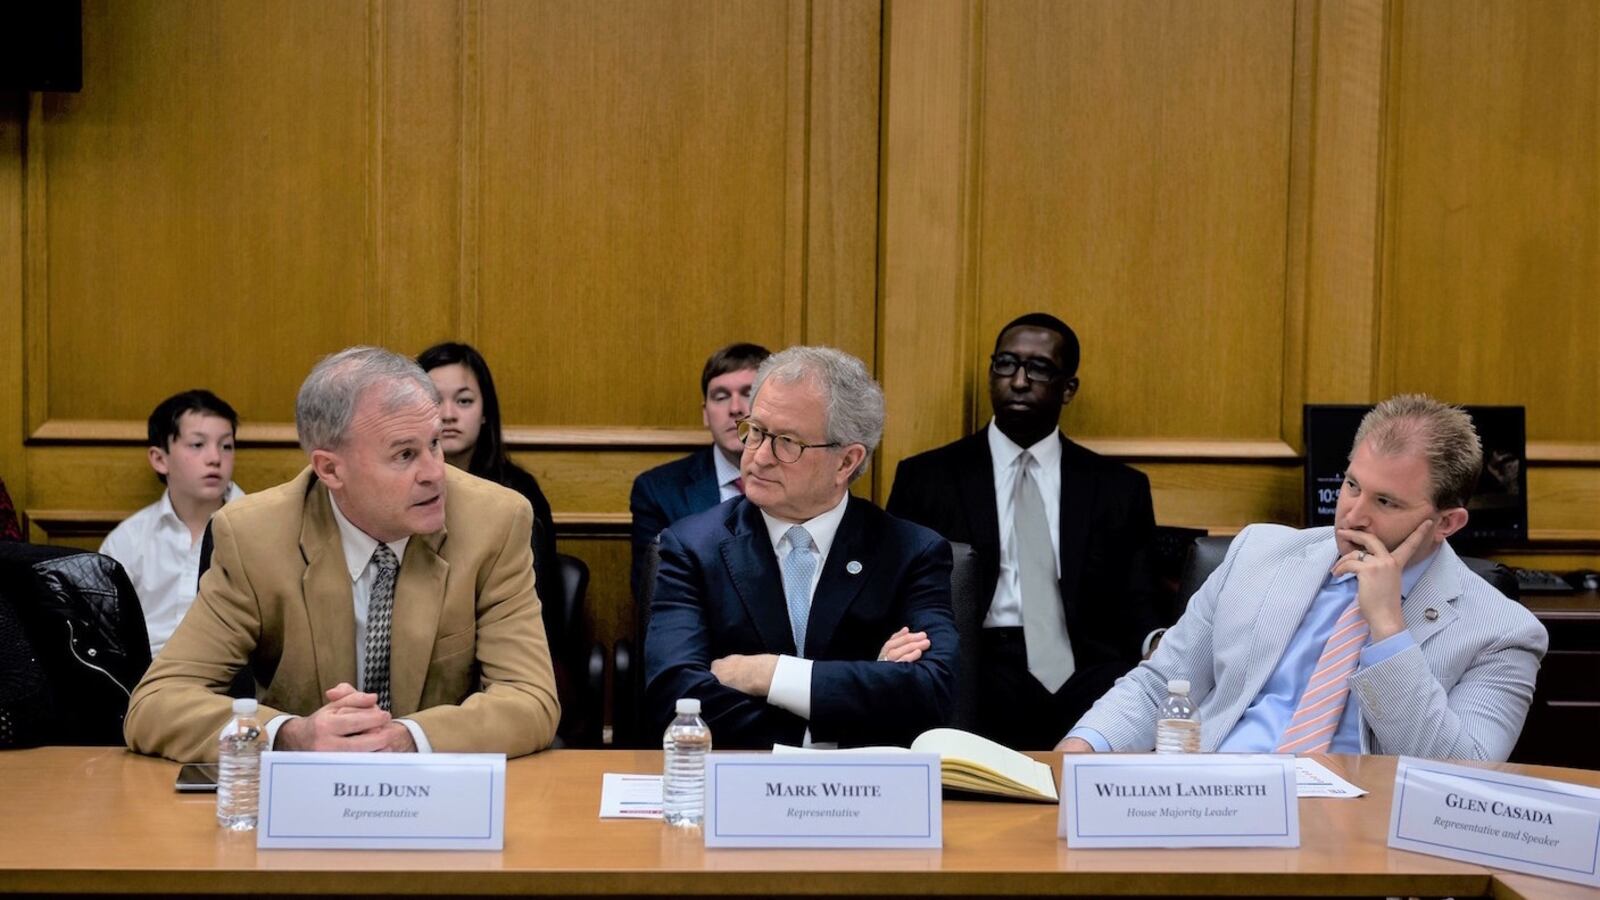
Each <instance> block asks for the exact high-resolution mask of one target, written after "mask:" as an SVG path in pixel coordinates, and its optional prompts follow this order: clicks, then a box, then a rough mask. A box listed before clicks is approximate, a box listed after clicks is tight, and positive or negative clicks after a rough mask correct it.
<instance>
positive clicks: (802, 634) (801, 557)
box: [783, 525, 817, 657]
mask: <svg viewBox="0 0 1600 900" xmlns="http://www.w3.org/2000/svg"><path fill="white" fill-rule="evenodd" d="M784 536H785V537H787V538H788V539H789V552H788V553H787V554H786V555H785V556H784V557H783V597H784V599H785V600H787V601H788V604H789V627H790V628H791V629H792V630H793V631H794V649H795V652H796V654H798V655H799V656H802V657H803V656H805V655H806V620H807V619H808V618H810V616H811V576H813V575H815V574H816V573H817V549H816V547H817V545H816V544H814V543H812V541H811V532H809V531H807V530H805V528H803V527H801V526H799V525H795V526H793V527H791V528H790V529H789V530H788V531H787V532H785V534H784Z"/></svg>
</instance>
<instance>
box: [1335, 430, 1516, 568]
mask: <svg viewBox="0 0 1600 900" xmlns="http://www.w3.org/2000/svg"><path fill="white" fill-rule="evenodd" d="M1371 409H1372V407H1370V406H1344V405H1337V406H1335V405H1308V406H1306V407H1305V417H1304V428H1305V447H1306V471H1305V492H1306V494H1305V504H1306V505H1305V509H1306V524H1307V525H1308V526H1317V525H1332V524H1333V517H1334V512H1335V508H1336V507H1337V505H1338V503H1339V488H1340V486H1341V485H1342V484H1343V483H1344V467H1345V463H1346V462H1348V460H1349V458H1350V447H1351V444H1352V443H1353V442H1354V441H1355V437H1356V429H1357V428H1358V427H1360V425H1361V418H1362V416H1365V415H1366V414H1367V412H1368V411H1370V410H1371ZM1462 409H1464V410H1466V412H1467V415H1469V416H1471V417H1472V424H1473V425H1474V426H1475V427H1476V428H1477V430H1478V439H1479V440H1480V441H1482V442H1483V471H1482V472H1481V473H1480V474H1479V476H1478V488H1477V490H1476V491H1475V492H1474V493H1473V495H1472V499H1471V500H1469V501H1468V502H1467V512H1468V513H1469V515H1468V517H1467V526H1466V528H1464V529H1462V530H1461V531H1460V532H1459V533H1458V534H1457V535H1456V536H1455V537H1453V538H1452V539H1451V543H1452V544H1455V545H1457V546H1462V545H1469V546H1470V545H1478V546H1482V545H1485V544H1494V545H1502V546H1503V545H1508V544H1517V543H1521V542H1522V541H1525V540H1527V537H1528V467H1527V456H1528V451H1527V415H1526V410H1525V409H1524V408H1523V407H1520V406H1464V407H1462Z"/></svg>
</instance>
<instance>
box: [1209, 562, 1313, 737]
mask: <svg viewBox="0 0 1600 900" xmlns="http://www.w3.org/2000/svg"><path fill="white" fill-rule="evenodd" d="M1338 555H1339V549H1338V545H1337V544H1335V543H1334V541H1333V537H1332V536H1331V535H1330V536H1329V537H1328V539H1327V540H1325V541H1319V542H1317V543H1315V544H1313V545H1311V546H1310V547H1307V548H1306V549H1305V550H1304V551H1303V552H1302V553H1300V554H1298V555H1296V556H1292V557H1288V558H1286V559H1283V560H1281V561H1279V563H1278V568H1277V571H1276V572H1274V573H1273V575H1272V579H1271V581H1270V583H1269V584H1268V587H1267V589H1266V590H1264V591H1262V592H1261V593H1260V594H1259V595H1257V596H1256V597H1254V598H1252V600H1253V602H1254V603H1255V604H1256V609H1255V613H1254V616H1253V621H1254V623H1255V640H1254V641H1253V642H1252V643H1251V645H1250V657H1249V660H1248V664H1247V666H1246V668H1245V678H1244V685H1243V687H1242V688H1241V689H1240V690H1239V692H1238V694H1237V696H1238V697H1239V698H1241V700H1240V702H1238V703H1236V706H1237V713H1238V714H1239V715H1243V713H1244V710H1245V708H1246V707H1248V706H1249V705H1250V703H1251V702H1252V701H1254V700H1255V698H1256V695H1257V694H1259V693H1261V686H1262V685H1263V684H1265V683H1266V681H1267V677H1268V676H1269V675H1271V674H1272V673H1273V671H1274V670H1276V669H1277V667H1278V660H1280V659H1282V658H1283V651H1284V650H1285V649H1286V648H1288V646H1289V641H1290V639H1291V638H1293V637H1294V633H1295V632H1296V631H1298V630H1299V629H1300V622H1301V620H1303V619H1304V618H1305V617H1306V611H1307V610H1309V609H1310V608H1311V602H1312V601H1313V600H1315V599H1316V598H1317V591H1318V590H1320V589H1321V587H1322V582H1323V581H1325V580H1326V579H1327V577H1328V570H1330V569H1332V568H1333V561H1334V560H1335V559H1337V558H1338ZM1265 610H1270V614H1266V615H1264V614H1263V612H1264V611H1265ZM1217 652H1218V653H1222V652H1225V651H1223V650H1220V649H1219V650H1218V651H1217ZM1319 652H1320V651H1319ZM1233 721H1235V722H1237V721H1238V717H1237V716H1235V717H1234V719H1233ZM1232 727H1233V725H1232V723H1229V724H1228V728H1230V729H1231V728H1232ZM1225 733H1226V732H1224V734H1225Z"/></svg>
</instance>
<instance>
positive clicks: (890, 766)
mask: <svg viewBox="0 0 1600 900" xmlns="http://www.w3.org/2000/svg"><path fill="white" fill-rule="evenodd" d="M706 760H707V762H706V822H705V835H706V846H707V847H878V848H882V847H900V848H904V847H933V848H937V847H941V846H943V844H944V828H943V824H942V818H941V816H940V813H941V811H942V810H941V807H940V800H941V795H940V789H939V755H938V754H937V753H852V754H850V755H849V758H848V759H841V758H839V757H836V756H829V757H827V758H825V759H819V758H814V757H811V756H807V755H799V754H797V755H777V756H774V755H772V754H767V753H759V754H758V753H713V754H711V755H710V756H708V757H707V758H706Z"/></svg>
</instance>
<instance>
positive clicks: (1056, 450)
mask: <svg viewBox="0 0 1600 900" xmlns="http://www.w3.org/2000/svg"><path fill="white" fill-rule="evenodd" d="M1024 449H1026V450H1027V451H1028V454H1029V455H1030V456H1032V457H1033V458H1034V460H1035V461H1037V462H1038V463H1039V468H1041V469H1050V468H1053V467H1057V466H1060V465H1061V431H1060V429H1056V430H1053V431H1051V432H1050V433H1049V434H1047V435H1045V436H1044V437H1042V438H1040V439H1039V441H1038V443H1036V444H1034V445H1033V446H1032V447H1027V448H1023V447H1022V446H1020V445H1019V444H1018V443H1017V442H1016V441H1013V440H1012V439H1011V438H1008V437H1006V435H1005V432H1002V431H1001V430H1000V426H998V425H996V424H995V421H994V419H992V418H991V419H990V420H989V456H990V457H991V458H993V459H994V469H995V471H996V472H1004V471H1007V470H1009V469H1010V468H1011V466H1012V464H1013V463H1015V462H1016V461H1017V457H1019V456H1021V455H1022V451H1023V450H1024Z"/></svg>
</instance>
